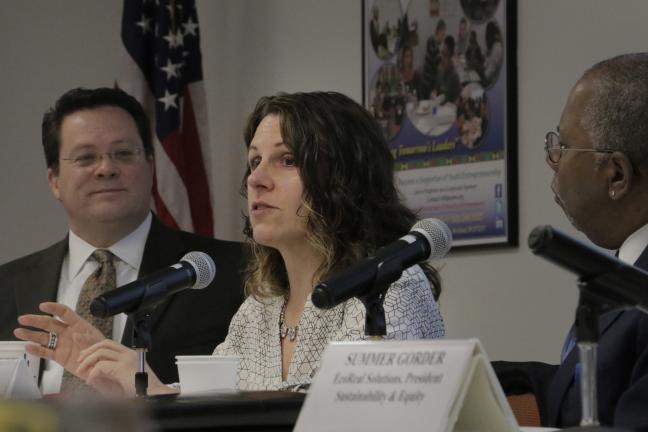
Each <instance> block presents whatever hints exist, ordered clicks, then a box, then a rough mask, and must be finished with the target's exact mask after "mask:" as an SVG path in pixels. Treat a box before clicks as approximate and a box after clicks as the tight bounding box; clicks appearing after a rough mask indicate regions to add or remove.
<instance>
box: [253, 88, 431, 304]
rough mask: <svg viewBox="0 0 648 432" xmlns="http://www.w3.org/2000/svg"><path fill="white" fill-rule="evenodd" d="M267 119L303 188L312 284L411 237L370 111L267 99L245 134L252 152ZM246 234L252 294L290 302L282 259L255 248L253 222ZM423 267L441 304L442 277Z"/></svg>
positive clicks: (286, 97) (411, 219)
mask: <svg viewBox="0 0 648 432" xmlns="http://www.w3.org/2000/svg"><path fill="white" fill-rule="evenodd" d="M268 115H276V116H278V117H279V122H280V127H281V136H282V139H283V142H284V144H285V145H286V146H287V147H288V148H289V149H290V150H291V151H292V152H293V154H294V157H295V164H296V165H297V167H298V169H299V173H300V177H301V179H302V182H303V184H304V196H303V199H302V208H303V209H305V210H306V212H304V213H306V214H305V217H306V231H307V241H308V242H309V243H310V244H311V245H312V246H313V247H314V248H315V250H317V251H319V252H320V253H321V255H322V257H323V260H322V264H321V266H320V267H319V268H318V269H317V271H316V274H315V277H314V279H315V280H314V283H317V282H319V281H321V280H322V279H323V278H325V277H327V276H330V275H332V274H334V273H336V272H338V271H340V270H343V269H345V268H347V267H349V266H350V265H352V264H354V263H356V262H357V261H359V260H360V259H362V258H364V257H366V256H367V255H369V254H371V253H373V252H374V251H375V250H376V249H378V248H380V247H381V246H384V245H386V244H389V243H390V242H392V241H394V240H396V239H398V238H399V237H401V236H403V235H404V234H406V233H407V232H409V230H410V228H411V227H412V225H414V223H415V222H416V220H417V217H416V214H415V213H414V212H412V211H411V210H410V209H409V208H407V207H406V206H405V205H404V204H403V203H402V201H401V198H400V196H399V193H398V191H397V190H396V187H395V186H394V158H393V156H392V154H391V152H390V150H389V148H388V146H387V142H386V141H385V138H384V136H383V134H382V132H381V130H380V127H379V125H378V123H377V122H376V120H375V119H374V118H373V117H372V116H371V114H369V112H368V111H367V110H365V109H364V108H363V107H362V106H360V105H359V104H358V103H356V102H354V101H353V100H352V99H350V98H349V97H347V96H345V95H343V94H340V93H336V92H310V93H293V94H286V93H279V94H277V95H276V96H269V97H263V98H261V99H260V100H259V101H258V102H257V105H256V107H255V108H254V111H253V112H252V114H250V117H249V118H248V121H247V125H246V126H245V130H244V138H245V144H246V147H247V148H248V149H249V147H250V143H251V142H252V138H253V137H254V134H255V132H256V129H257V127H258V125H259V123H261V121H262V120H263V119H264V118H265V117H266V116H268ZM249 175H250V170H249V168H248V170H247V171H246V173H245V176H244V178H243V184H242V186H241V195H243V196H244V197H247V178H248V176H249ZM300 214H301V212H300ZM244 234H245V235H246V237H247V240H248V242H249V244H250V246H251V249H252V254H253V256H254V259H253V260H252V261H251V262H250V265H249V267H248V274H247V278H246V290H247V292H248V294H251V295H253V296H255V297H263V296H267V295H285V294H286V293H287V290H288V275H287V273H286V268H285V265H284V262H283V259H282V257H281V255H280V254H279V252H278V251H277V250H276V249H274V248H271V247H267V246H263V245H259V244H257V243H256V242H255V241H254V240H253V237H252V227H251V225H250V220H249V217H245V229H244ZM421 266H422V267H423V270H424V271H425V273H426V275H427V277H428V279H429V280H430V282H431V285H432V291H433V294H434V297H435V298H438V296H439V295H440V293H441V283H440V279H439V276H438V273H437V271H436V270H435V269H434V268H433V267H431V266H430V265H429V264H427V263H424V264H422V265H421Z"/></svg>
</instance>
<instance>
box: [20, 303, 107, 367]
mask: <svg viewBox="0 0 648 432" xmlns="http://www.w3.org/2000/svg"><path fill="white" fill-rule="evenodd" d="M39 309H40V310H41V311H42V312H44V313H46V314H49V315H52V316H49V315H35V314H29V315H21V316H20V317H18V323H19V324H20V325H23V326H27V327H33V328H36V329H38V330H29V329H26V328H17V329H15V330H14V335H15V336H16V337H17V338H18V339H21V340H24V341H27V342H33V344H27V346H26V347H25V350H26V351H27V352H28V353H30V354H33V355H36V356H39V357H43V358H46V359H49V360H54V361H55V362H57V363H58V364H60V365H61V366H63V367H64V368H65V369H66V370H67V371H69V372H70V373H72V374H74V375H76V376H78V377H80V378H82V379H85V377H84V376H83V375H80V374H79V373H78V372H77V368H78V366H79V362H78V359H79V354H80V353H81V351H82V350H83V349H84V348H87V347H89V346H91V345H93V344H95V343H97V342H99V341H101V340H103V339H105V338H104V336H103V334H101V332H100V331H99V330H97V329H96V328H95V327H93V326H92V325H91V324H90V323H88V322H87V321H85V320H84V319H83V318H81V317H79V316H78V315H77V314H76V313H75V312H74V311H73V310H72V309H70V308H69V307H67V306H65V305H63V304H60V303H52V302H45V303H41V304H40V305H39ZM50 333H54V334H55V335H56V336H55V337H54V339H56V341H55V343H50V342H54V341H53V340H52V337H51V336H50ZM48 345H50V347H48ZM51 345H53V346H51Z"/></svg>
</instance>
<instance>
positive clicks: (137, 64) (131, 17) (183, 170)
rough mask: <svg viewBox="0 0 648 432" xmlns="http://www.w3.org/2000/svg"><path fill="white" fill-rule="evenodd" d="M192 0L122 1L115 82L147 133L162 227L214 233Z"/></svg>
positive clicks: (205, 233) (205, 115)
mask: <svg viewBox="0 0 648 432" xmlns="http://www.w3.org/2000/svg"><path fill="white" fill-rule="evenodd" d="M199 36H200V34H199V31H198V15H197V12H196V5H195V2H194V1H193V0H175V1H174V0H124V13H123V16H122V30H121V38H122V42H123V48H124V49H125V53H124V55H123V57H124V61H123V66H122V68H121V73H120V76H119V78H118V79H117V82H116V85H117V87H119V88H121V89H123V90H124V91H126V92H128V93H130V94H131V95H133V96H134V97H136V98H137V99H138V100H139V101H140V102H141V103H142V105H143V106H144V109H145V110H146V112H147V114H148V115H149V118H150V119H151V123H152V124H151V127H152V130H153V131H154V132H155V133H154V134H153V137H154V145H155V181H154V186H153V204H154V209H155V212H156V214H157V215H158V216H159V217H160V218H161V219H162V220H163V221H164V222H165V223H167V224H168V225H170V226H173V227H176V228H180V229H183V230H186V231H194V232H198V233H200V234H203V235H206V236H210V237H211V236H213V235H214V226H213V216H212V206H211V197H210V193H209V172H208V170H207V169H206V164H207V163H209V146H208V130H207V107H206V104H205V92H204V87H203V81H202V79H203V75H202V65H201V63H202V56H201V53H200V37H199Z"/></svg>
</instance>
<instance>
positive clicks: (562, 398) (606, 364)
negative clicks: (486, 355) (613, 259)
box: [493, 248, 648, 430]
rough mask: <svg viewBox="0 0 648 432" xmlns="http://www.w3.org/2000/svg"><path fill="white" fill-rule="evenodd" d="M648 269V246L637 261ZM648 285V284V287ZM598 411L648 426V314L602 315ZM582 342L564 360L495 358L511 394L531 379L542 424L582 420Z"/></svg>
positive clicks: (619, 421)
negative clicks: (579, 376) (577, 372)
mask: <svg viewBox="0 0 648 432" xmlns="http://www.w3.org/2000/svg"><path fill="white" fill-rule="evenodd" d="M635 265H636V266H637V267H641V268H643V269H648V248H647V249H645V250H644V252H643V253H642V255H641V256H640V257H639V259H638V260H637V262H636V263H635ZM646 289H648V287H646ZM599 330H600V332H601V337H600V340H599V346H598V364H597V386H598V414H599V419H600V421H601V424H602V425H605V426H622V427H627V428H631V429H634V430H648V315H646V314H644V313H642V312H640V311H638V310H635V309H628V310H622V309H616V310H611V311H608V312H605V313H603V314H602V315H601V316H600V317H599ZM578 362H579V359H578V348H575V349H573V350H572V351H571V352H570V354H569V355H568V356H567V358H565V360H564V361H563V363H562V364H561V365H558V366H555V365H546V364H543V363H535V362H528V363H514V362H493V366H494V367H495V370H496V372H497V375H498V378H500V382H501V383H502V386H503V387H504V390H505V392H506V393H507V394H510V393H522V392H523V391H524V386H525V384H526V386H527V390H529V391H532V392H534V393H535V394H536V397H537V398H538V404H539V407H540V413H541V418H542V423H543V425H547V426H555V427H568V426H577V425H578V424H579V422H580V419H581V403H580V387H579V386H580V383H579V382H578V381H577V380H576V379H575V369H576V365H577V363H578Z"/></svg>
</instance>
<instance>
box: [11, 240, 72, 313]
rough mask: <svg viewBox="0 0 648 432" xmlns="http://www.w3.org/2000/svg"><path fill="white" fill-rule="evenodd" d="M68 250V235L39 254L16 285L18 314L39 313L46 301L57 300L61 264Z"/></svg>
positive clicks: (15, 293)
mask: <svg viewBox="0 0 648 432" xmlns="http://www.w3.org/2000/svg"><path fill="white" fill-rule="evenodd" d="M67 250H68V239H67V237H66V238H65V239H63V240H62V241H60V242H58V243H56V244H54V245H52V246H51V247H50V248H49V249H48V250H46V251H43V253H42V254H41V255H40V256H38V257H37V258H36V259H35V260H34V261H32V262H31V263H30V264H29V265H28V266H27V268H26V271H25V272H24V273H23V274H21V279H22V280H20V281H17V282H18V283H16V284H15V285H14V286H15V288H14V295H15V299H16V309H17V311H18V315H21V314H24V313H37V312H38V305H39V304H40V303H42V302H44V301H56V293H57V291H58V284H59V279H60V277H61V266H62V263H63V259H64V257H65V254H66V253H67Z"/></svg>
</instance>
